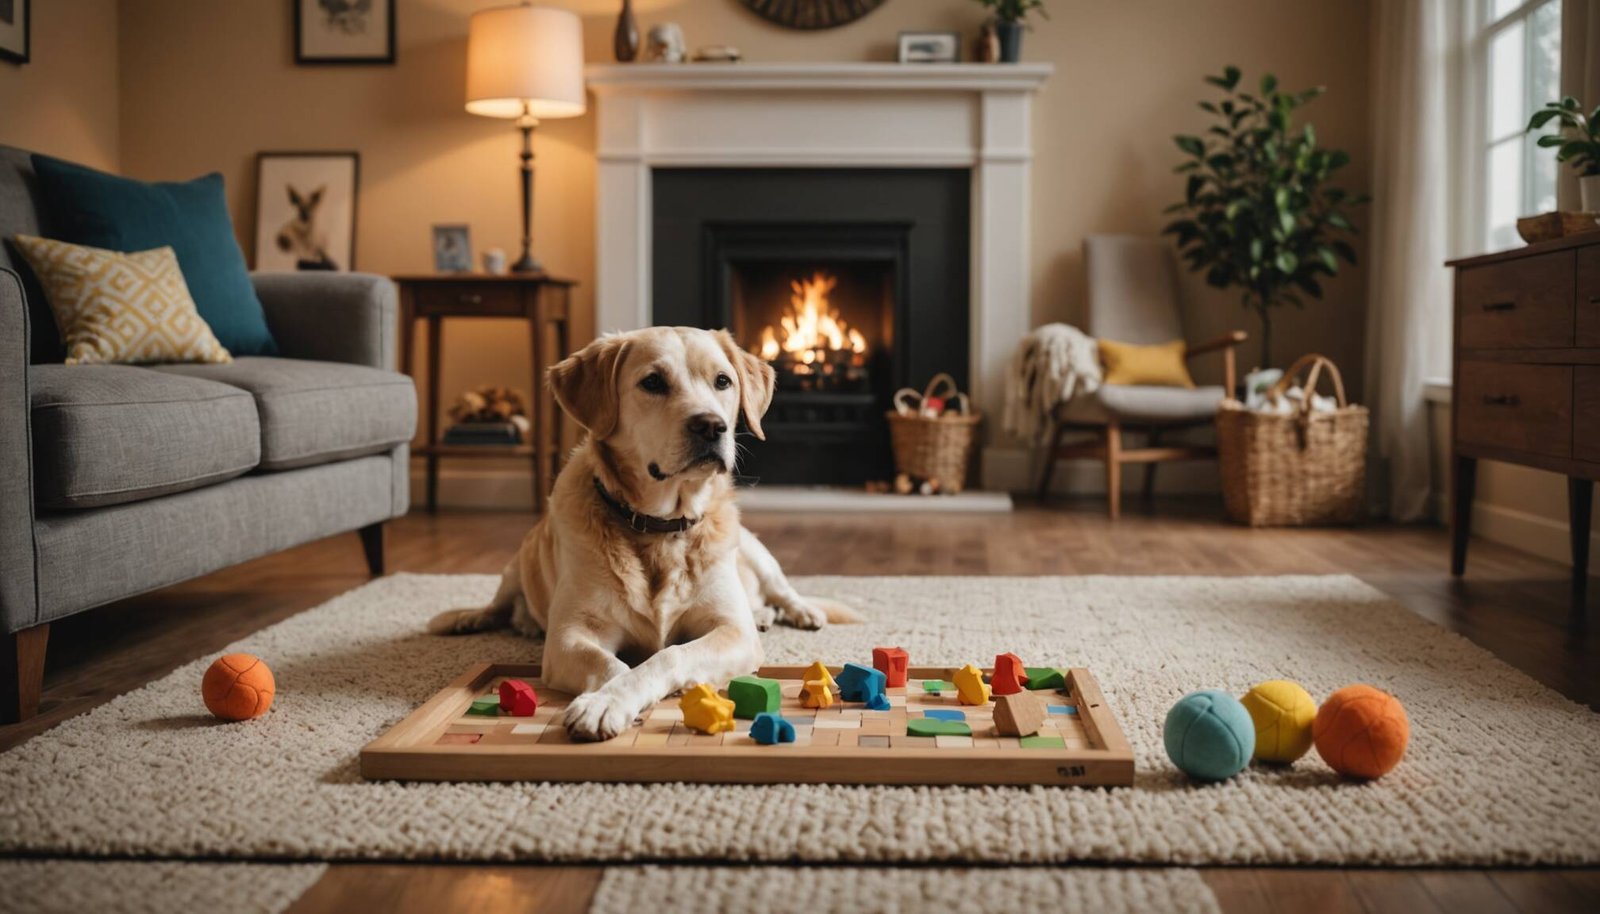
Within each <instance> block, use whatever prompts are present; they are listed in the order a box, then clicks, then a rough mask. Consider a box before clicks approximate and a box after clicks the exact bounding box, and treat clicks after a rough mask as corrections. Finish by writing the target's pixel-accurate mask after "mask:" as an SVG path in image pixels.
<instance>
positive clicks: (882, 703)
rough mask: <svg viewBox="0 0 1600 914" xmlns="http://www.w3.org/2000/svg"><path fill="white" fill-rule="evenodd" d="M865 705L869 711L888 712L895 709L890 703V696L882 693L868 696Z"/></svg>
mask: <svg viewBox="0 0 1600 914" xmlns="http://www.w3.org/2000/svg"><path fill="white" fill-rule="evenodd" d="M865 705H866V709H867V710H868V711H888V710H890V709H891V708H893V707H894V705H893V704H892V703H891V702H890V701H889V696H887V695H885V694H883V693H882V692H875V693H873V694H871V695H868V696H867V700H866V702H865Z"/></svg>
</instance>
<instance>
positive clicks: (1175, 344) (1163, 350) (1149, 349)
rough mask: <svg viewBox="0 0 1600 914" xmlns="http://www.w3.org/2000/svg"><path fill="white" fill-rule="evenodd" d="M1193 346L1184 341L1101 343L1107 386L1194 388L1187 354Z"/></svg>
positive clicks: (1103, 341) (1114, 341) (1101, 360)
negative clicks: (1144, 343)
mask: <svg viewBox="0 0 1600 914" xmlns="http://www.w3.org/2000/svg"><path fill="white" fill-rule="evenodd" d="M1188 351H1189V346H1188V344H1187V343H1185V342H1184V341H1183V340H1173V341H1172V342H1170V343H1156V344H1155V345H1153V346H1140V345H1138V344H1136V343H1119V342H1117V341H1116V340H1101V341H1100V364H1101V365H1102V366H1103V367H1104V368H1105V378H1104V381H1105V383H1107V384H1157V385H1160V386H1162V387H1193V386H1194V378H1192V377H1190V376H1189V366H1188V365H1187V364H1185V362H1184V353H1186V352H1188Z"/></svg>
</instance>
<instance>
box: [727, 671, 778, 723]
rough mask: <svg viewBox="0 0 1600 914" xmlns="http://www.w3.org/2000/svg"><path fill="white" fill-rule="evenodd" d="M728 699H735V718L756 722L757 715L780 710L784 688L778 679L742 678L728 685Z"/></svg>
mask: <svg viewBox="0 0 1600 914" xmlns="http://www.w3.org/2000/svg"><path fill="white" fill-rule="evenodd" d="M728 697H729V698H731V699H733V716H734V717H738V718H742V719H744V720H754V719H755V717H756V715H757V714H763V713H766V712H769V711H770V712H776V711H777V710H778V706H779V705H781V704H782V703H783V687H782V686H780V685H778V680H776V679H762V678H761V677H759V676H740V677H738V678H736V679H734V680H733V681H732V682H730V683H728Z"/></svg>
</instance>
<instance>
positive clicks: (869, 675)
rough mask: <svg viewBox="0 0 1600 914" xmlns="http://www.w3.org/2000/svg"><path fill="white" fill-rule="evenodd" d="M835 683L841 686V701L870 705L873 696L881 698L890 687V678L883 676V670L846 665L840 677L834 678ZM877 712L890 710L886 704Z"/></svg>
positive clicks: (852, 664) (857, 664)
mask: <svg viewBox="0 0 1600 914" xmlns="http://www.w3.org/2000/svg"><path fill="white" fill-rule="evenodd" d="M834 681H835V682H837V683H838V684H839V700H840V701H862V702H868V703H871V701H872V696H874V695H880V696H881V695H882V694H883V690H884V689H885V688H887V687H888V682H889V680H888V677H886V676H884V675H883V671H882V670H875V669H873V668H872V667H870V666H862V665H861V664H859V663H847V664H845V665H844V669H843V670H841V671H840V672H839V675H838V676H836V677H834ZM875 710H880V711H886V710H888V705H887V704H885V705H884V706H883V707H882V708H877V709H875Z"/></svg>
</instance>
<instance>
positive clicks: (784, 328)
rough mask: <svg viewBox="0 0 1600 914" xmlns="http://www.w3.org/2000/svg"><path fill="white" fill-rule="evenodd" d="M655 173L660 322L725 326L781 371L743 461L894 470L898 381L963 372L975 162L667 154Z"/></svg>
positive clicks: (748, 469)
mask: <svg viewBox="0 0 1600 914" xmlns="http://www.w3.org/2000/svg"><path fill="white" fill-rule="evenodd" d="M653 187H654V194H655V200H654V207H653V211H654V213H655V219H654V224H653V226H652V228H653V238H654V248H655V251H654V258H653V260H654V270H653V276H654V282H653V286H654V296H653V300H654V304H653V309H652V310H653V313H652V318H653V320H654V322H655V323H657V324H689V325H693V326H701V327H708V328H716V327H726V328H728V330H729V331H730V332H732V333H733V335H734V338H735V339H736V340H737V341H738V343H739V345H740V346H742V347H743V348H744V349H746V350H747V351H749V352H752V353H754V354H756V355H758V356H760V357H761V358H764V359H766V360H767V361H768V362H769V363H771V364H772V366H773V368H774V369H775V371H776V373H777V390H776V393H775V394H774V396H773V402H772V407H771V409H770V410H769V411H768V413H767V416H766V418H765V419H763V421H762V427H763V429H764V431H765V432H766V435H767V440H766V441H765V442H761V441H756V440H755V439H754V438H741V444H743V445H744V448H745V454H744V456H743V457H742V458H741V461H740V468H739V472H740V473H741V474H742V475H745V476H750V477H755V478H759V479H760V480H762V481H764V482H778V483H790V484H811V485H859V484H861V483H863V482H866V481H868V480H873V479H887V478H889V477H890V476H891V475H893V459H892V457H891V454H890V450H889V436H888V424H887V422H886V420H885V419H884V413H885V412H886V411H887V410H888V409H890V406H891V398H892V397H893V394H894V391H895V390H897V389H899V388H901V387H904V386H908V385H912V384H920V383H923V382H925V381H926V380H927V378H929V377H931V376H932V375H933V374H934V373H936V372H939V371H948V372H950V373H951V374H953V375H954V376H955V377H956V379H957V382H958V383H962V384H965V383H966V376H967V357H968V352H969V348H970V347H969V345H968V343H969V337H968V330H967V328H968V288H969V284H968V276H967V270H968V261H969V257H968V244H969V241H968V200H969V196H970V194H969V185H968V172H967V171H966V170H962V169H915V170H912V169H895V170H888V171H885V170H874V169H827V170H820V169H819V170H808V169H750V168H741V169H657V170H656V171H655V174H654V181H653Z"/></svg>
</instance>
